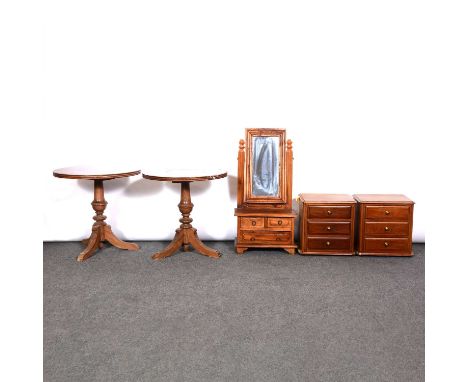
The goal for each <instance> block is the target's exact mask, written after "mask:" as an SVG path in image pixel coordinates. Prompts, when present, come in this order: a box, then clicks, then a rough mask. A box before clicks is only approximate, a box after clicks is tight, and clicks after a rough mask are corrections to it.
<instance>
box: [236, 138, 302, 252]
mask: <svg viewBox="0 0 468 382" xmlns="http://www.w3.org/2000/svg"><path fill="white" fill-rule="evenodd" d="M256 136H272V137H278V139H279V155H280V160H279V163H280V164H279V165H280V169H279V187H278V189H279V195H278V196H273V197H272V196H254V195H253V194H252V182H251V179H252V163H251V162H252V146H253V145H252V142H253V138H254V137H256ZM237 160H238V176H237V208H236V209H235V211H234V215H235V216H237V237H236V241H235V248H236V252H237V253H238V254H242V253H244V252H245V251H246V250H247V249H248V248H282V249H284V250H285V251H287V252H288V253H289V254H291V255H293V254H294V253H295V250H296V248H297V246H296V244H295V243H294V219H295V217H296V216H297V214H296V213H295V212H294V211H293V210H292V169H293V166H292V161H293V149H292V141H291V140H286V130H285V129H246V139H245V141H244V140H243V139H241V140H240V141H239V151H238V155H237Z"/></svg>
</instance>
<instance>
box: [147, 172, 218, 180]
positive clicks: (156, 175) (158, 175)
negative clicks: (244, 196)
mask: <svg viewBox="0 0 468 382" xmlns="http://www.w3.org/2000/svg"><path fill="white" fill-rule="evenodd" d="M142 175H143V178H145V179H150V180H161V181H169V182H197V181H203V180H213V179H221V178H225V177H226V176H227V172H226V171H223V170H219V169H214V170H206V169H174V170H154V171H153V170H143V171H142Z"/></svg>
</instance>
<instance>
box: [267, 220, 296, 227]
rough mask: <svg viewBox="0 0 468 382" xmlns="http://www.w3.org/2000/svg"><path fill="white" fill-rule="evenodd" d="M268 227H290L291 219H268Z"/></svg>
mask: <svg viewBox="0 0 468 382" xmlns="http://www.w3.org/2000/svg"><path fill="white" fill-rule="evenodd" d="M268 227H274V228H281V227H288V228H289V227H291V219H285V218H268Z"/></svg>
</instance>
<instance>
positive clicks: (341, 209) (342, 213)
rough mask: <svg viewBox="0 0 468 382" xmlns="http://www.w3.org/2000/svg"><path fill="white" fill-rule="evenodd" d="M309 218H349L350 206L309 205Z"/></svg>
mask: <svg viewBox="0 0 468 382" xmlns="http://www.w3.org/2000/svg"><path fill="white" fill-rule="evenodd" d="M307 217H308V218H309V219H350V218H351V206H309V208H308V212H307Z"/></svg>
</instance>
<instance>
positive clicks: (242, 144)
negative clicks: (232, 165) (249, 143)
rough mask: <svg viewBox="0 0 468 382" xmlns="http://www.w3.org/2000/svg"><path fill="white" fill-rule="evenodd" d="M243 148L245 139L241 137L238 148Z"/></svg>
mask: <svg viewBox="0 0 468 382" xmlns="http://www.w3.org/2000/svg"><path fill="white" fill-rule="evenodd" d="M244 148H245V141H244V140H243V139H241V140H240V141H239V150H244Z"/></svg>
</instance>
